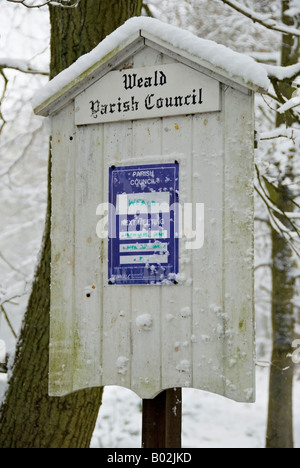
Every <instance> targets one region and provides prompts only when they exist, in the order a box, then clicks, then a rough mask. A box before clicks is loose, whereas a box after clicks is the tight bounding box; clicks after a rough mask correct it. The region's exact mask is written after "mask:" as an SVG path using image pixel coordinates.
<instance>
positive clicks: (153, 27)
mask: <svg viewBox="0 0 300 468" xmlns="http://www.w3.org/2000/svg"><path fill="white" fill-rule="evenodd" d="M143 31H144V32H145V33H146V34H147V33H148V34H150V35H151V36H152V37H156V38H158V39H159V40H160V41H163V42H164V43H165V45H166V46H167V45H168V44H169V45H170V47H172V49H174V47H175V48H176V49H178V52H179V53H180V51H182V52H185V53H187V54H189V56H190V57H192V58H194V59H195V61H196V62H199V60H200V61H202V63H203V64H204V65H207V66H208V67H209V68H211V69H213V70H214V71H216V72H218V73H220V74H221V75H222V72H223V73H224V74H225V76H226V77H228V78H231V79H232V80H233V81H237V82H238V83H239V84H244V86H246V87H248V88H251V89H254V90H260V91H267V90H268V88H269V86H270V81H269V78H268V74H267V71H266V69H265V68H264V67H263V66H262V65H260V64H259V63H257V62H256V61H255V60H254V59H252V58H251V57H249V56H247V55H245V54H241V53H238V52H235V51H233V50H232V49H229V48H228V47H225V46H223V45H220V44H217V43H216V42H213V41H210V40H207V39H201V38H199V37H197V36H195V35H194V34H193V33H191V32H189V31H186V30H183V29H180V28H178V27H176V26H171V25H169V24H167V23H163V22H161V21H159V20H157V19H153V18H145V17H136V18H131V19H129V20H128V21H127V22H126V23H125V24H124V25H123V26H121V27H120V28H118V29H116V30H115V31H114V32H113V33H112V34H110V35H109V36H107V37H106V38H105V39H104V40H103V41H102V42H101V43H100V44H99V45H98V46H97V47H96V48H95V49H93V50H92V51H91V52H90V53H88V54H86V55H83V56H82V57H80V58H79V59H78V60H77V61H76V62H75V63H74V64H73V65H71V66H70V67H69V68H67V69H66V70H64V71H63V72H61V73H60V74H59V75H57V76H56V77H55V78H54V79H53V80H51V81H50V82H49V83H48V84H47V85H46V86H45V87H44V88H43V89H41V90H40V91H39V92H38V93H37V94H36V95H35V97H34V99H33V101H32V105H33V107H34V109H35V111H36V113H41V114H42V115H44V114H43V113H42V112H40V111H41V108H43V107H44V104H46V103H49V101H52V100H53V101H55V98H56V96H57V98H59V97H61V96H62V94H63V93H64V91H65V90H66V91H68V90H69V89H70V88H71V87H72V83H73V84H74V85H75V84H78V82H79V81H80V80H81V79H82V80H83V79H84V78H83V77H84V75H85V73H86V72H87V71H88V70H91V69H92V68H93V66H94V65H96V64H98V63H100V62H101V61H102V60H103V59H104V58H105V57H109V54H111V53H112V51H114V50H116V49H118V48H119V47H120V46H121V45H122V44H124V43H126V42H128V41H129V40H130V38H131V37H132V36H135V37H137V33H140V34H141V36H143ZM108 60H109V59H108Z"/></svg>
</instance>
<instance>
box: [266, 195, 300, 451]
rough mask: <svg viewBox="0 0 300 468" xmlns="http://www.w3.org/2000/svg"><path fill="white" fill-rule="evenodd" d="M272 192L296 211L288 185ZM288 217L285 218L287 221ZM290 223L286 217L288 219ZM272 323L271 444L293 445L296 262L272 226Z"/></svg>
mask: <svg viewBox="0 0 300 468" xmlns="http://www.w3.org/2000/svg"><path fill="white" fill-rule="evenodd" d="M269 193H270V196H271V198H272V200H273V202H275V203H276V206H277V207H278V208H280V209H281V210H282V211H292V210H293V206H292V202H291V198H290V197H291V194H290V193H289V192H288V190H287V188H286V187H282V186H281V187H280V189H279V190H278V191H277V190H275V189H274V188H270V187H269ZM284 221H285V220H284V219H281V222H282V223H284ZM285 224H286V221H285ZM272 260H273V267H272V282H273V284H272V290H273V292H272V326H273V351H272V359H271V363H272V364H271V370H270V388H269V414H268V428H267V448H293V445H294V442H293V374H294V365H293V362H292V360H291V357H290V355H291V353H292V342H293V339H294V307H293V299H294V286H295V279H294V275H293V271H294V268H295V262H294V260H293V255H292V251H291V248H290V247H289V245H288V243H287V241H286V240H285V238H284V237H283V236H282V235H281V234H279V233H278V232H277V231H275V230H274V229H272Z"/></svg>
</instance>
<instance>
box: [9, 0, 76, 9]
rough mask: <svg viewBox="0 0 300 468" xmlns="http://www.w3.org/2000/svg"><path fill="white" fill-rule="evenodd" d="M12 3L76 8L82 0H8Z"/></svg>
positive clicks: (35, 6) (27, 5)
mask: <svg viewBox="0 0 300 468" xmlns="http://www.w3.org/2000/svg"><path fill="white" fill-rule="evenodd" d="M7 1H8V2H11V3H18V4H19V5H23V6H25V7H26V8H42V7H44V6H46V5H53V6H59V7H61V8H76V7H77V6H78V5H79V2H80V0H45V1H43V2H41V1H37V0H7Z"/></svg>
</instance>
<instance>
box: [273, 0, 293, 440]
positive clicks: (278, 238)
mask: <svg viewBox="0 0 300 468" xmlns="http://www.w3.org/2000/svg"><path fill="white" fill-rule="evenodd" d="M290 6H291V4H290V0H282V21H283V23H285V24H287V25H289V26H291V25H292V26H294V27H295V26H296V27H297V26H298V27H299V25H300V19H299V18H292V17H289V16H287V15H286V14H285V12H286V11H287V10H288V9H289V8H290ZM295 22H296V23H297V24H296V25H295ZM299 50H300V49H299V38H297V37H293V36H286V35H284V36H283V38H282V54H281V55H282V58H281V65H282V66H284V67H286V66H289V65H293V64H295V63H297V62H298V59H299ZM293 91H294V89H293V88H292V87H291V86H290V85H289V84H287V83H283V82H282V83H277V89H276V92H277V93H280V95H281V96H284V97H286V98H288V99H290V98H291V97H292V93H293ZM293 123H294V119H293V114H292V112H287V113H286V114H285V115H283V116H282V115H280V114H277V119H276V126H277V127H279V126H280V125H282V124H286V125H287V126H291V125H292V124H293ZM294 156H295V151H293V149H291V150H290V153H289V155H288V157H289V160H290V164H289V165H287V166H286V169H285V173H284V174H280V176H279V177H278V187H277V188H275V187H274V186H273V185H271V184H267V188H268V191H269V195H270V198H271V199H272V201H273V203H274V204H275V205H276V206H277V207H278V208H279V209H280V210H281V211H283V212H292V211H294V204H293V202H292V199H293V193H292V192H291V191H290V190H289V189H288V187H287V186H285V184H284V182H285V180H286V179H287V180H289V181H291V180H293V177H294V176H293V166H294V164H293V158H294ZM280 221H281V223H282V224H283V225H285V226H286V227H288V228H289V229H290V228H291V226H289V223H288V221H287V220H286V219H285V218H284V217H282V219H280ZM271 238H272V263H273V267H272V327H273V350H272V359H271V363H272V364H271V370H270V386H269V411H268V426H267V441H266V446H267V448H293V446H294V440H293V376H294V365H293V362H292V360H291V358H290V357H289V356H290V355H291V354H292V342H293V340H294V306H293V300H294V294H295V277H294V273H293V272H294V271H295V267H296V265H295V260H294V259H293V252H292V249H291V247H290V246H289V244H288V242H287V241H286V239H285V238H284V236H283V235H282V234H279V233H278V232H277V231H275V230H274V229H272V234H271Z"/></svg>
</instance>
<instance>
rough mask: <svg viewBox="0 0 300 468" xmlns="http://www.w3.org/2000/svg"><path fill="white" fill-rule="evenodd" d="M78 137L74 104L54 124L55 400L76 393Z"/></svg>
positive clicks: (52, 349) (52, 318) (52, 360)
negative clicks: (76, 139) (74, 309)
mask: <svg viewBox="0 0 300 468" xmlns="http://www.w3.org/2000/svg"><path fill="white" fill-rule="evenodd" d="M75 133H76V128H75V125H74V110H73V103H71V104H70V105H69V106H67V107H66V108H65V109H64V110H63V111H62V112H61V113H60V114H59V115H58V116H56V118H55V119H53V121H52V143H51V146H52V154H53V155H54V157H53V158H52V219H51V223H52V226H51V230H52V232H51V241H52V242H51V257H52V259H51V316H50V350H49V354H50V356H49V359H50V363H49V376H50V377H49V394H50V395H53V396H55V395H65V394H67V393H71V392H72V391H73V333H74V327H73V320H74V318H73V307H74V296H73V293H74V278H75V249H74V242H75V239H74V237H75V226H74V204H75V201H74V199H75V185H76V184H75V168H74V153H75V148H74V146H75ZM70 138H71V139H70Z"/></svg>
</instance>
